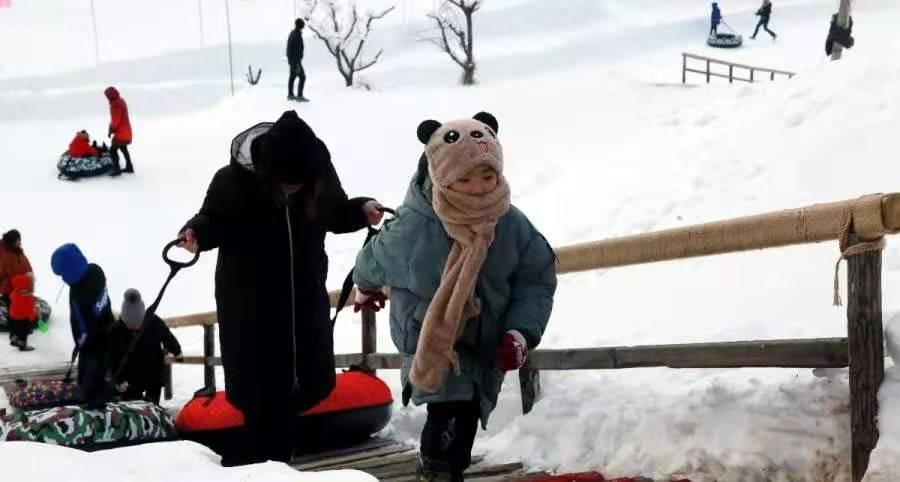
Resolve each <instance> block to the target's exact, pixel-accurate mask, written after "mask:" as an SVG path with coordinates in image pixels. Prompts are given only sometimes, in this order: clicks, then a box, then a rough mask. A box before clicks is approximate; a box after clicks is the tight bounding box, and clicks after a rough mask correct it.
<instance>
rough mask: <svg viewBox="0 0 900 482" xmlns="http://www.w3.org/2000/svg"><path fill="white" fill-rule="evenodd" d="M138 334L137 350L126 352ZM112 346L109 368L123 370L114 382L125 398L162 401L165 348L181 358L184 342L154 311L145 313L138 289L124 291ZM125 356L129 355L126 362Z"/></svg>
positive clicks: (111, 334) (112, 335) (113, 331)
mask: <svg viewBox="0 0 900 482" xmlns="http://www.w3.org/2000/svg"><path fill="white" fill-rule="evenodd" d="M145 325H146V326H145ZM142 327H143V330H142ZM139 335H140V338H138V341H137V343H136V344H135V345H134V349H133V350H132V352H131V353H130V354H127V350H128V347H129V346H131V344H132V342H133V340H134V338H135V337H136V336H139ZM109 345H110V365H109V366H110V369H111V370H112V371H113V373H115V372H116V371H117V370H118V369H119V367H120V366H121V373H119V376H118V377H117V379H116V380H114V382H115V383H116V386H117V387H118V388H119V392H120V393H121V394H122V399H124V400H146V401H148V402H153V403H155V404H159V399H160V393H161V389H162V386H163V384H164V383H165V380H164V377H163V373H164V371H163V370H164V368H165V358H164V357H165V352H164V351H163V349H164V348H165V351H166V352H169V353H171V354H173V355H175V357H176V358H180V357H181V356H182V355H181V345H180V344H179V343H178V340H177V339H176V338H175V335H173V334H172V332H171V331H170V330H169V327H168V326H166V324H165V322H163V320H162V319H161V318H160V317H158V316H156V314H154V313H150V314H147V313H146V308H145V307H144V301H143V300H142V299H141V294H140V293H139V292H138V290H136V289H133V288H132V289H129V290H127V291H125V299H124V300H123V301H122V312H121V313H120V315H119V322H118V323H116V324H115V327H114V328H113V330H112V333H110V339H109ZM126 354H127V355H126ZM125 356H127V357H128V358H127V359H125V360H124V365H123V364H122V362H123V359H124V357H125Z"/></svg>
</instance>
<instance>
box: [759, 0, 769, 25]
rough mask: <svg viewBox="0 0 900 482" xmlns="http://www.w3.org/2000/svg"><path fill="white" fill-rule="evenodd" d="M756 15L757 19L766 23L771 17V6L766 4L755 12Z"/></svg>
mask: <svg viewBox="0 0 900 482" xmlns="http://www.w3.org/2000/svg"><path fill="white" fill-rule="evenodd" d="M756 14H757V15H759V19H760V20H761V21H766V20H768V19H769V17H770V16H771V15H772V4H771V3H767V4H765V5H763V6H762V7H759V10H757V11H756Z"/></svg>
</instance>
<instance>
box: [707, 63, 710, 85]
mask: <svg viewBox="0 0 900 482" xmlns="http://www.w3.org/2000/svg"><path fill="white" fill-rule="evenodd" d="M709 73H710V67H709V59H707V60H706V83H707V84H708V83H709Z"/></svg>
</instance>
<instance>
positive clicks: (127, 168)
mask: <svg viewBox="0 0 900 482" xmlns="http://www.w3.org/2000/svg"><path fill="white" fill-rule="evenodd" d="M122 172H127V173H129V174H134V166H132V165H131V163H130V162H129V163H127V164H125V169H123V170H122Z"/></svg>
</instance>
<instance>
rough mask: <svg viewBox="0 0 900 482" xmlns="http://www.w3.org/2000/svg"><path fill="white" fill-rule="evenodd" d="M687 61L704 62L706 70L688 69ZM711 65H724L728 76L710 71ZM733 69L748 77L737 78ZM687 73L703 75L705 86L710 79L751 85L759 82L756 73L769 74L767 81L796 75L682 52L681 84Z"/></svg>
mask: <svg viewBox="0 0 900 482" xmlns="http://www.w3.org/2000/svg"><path fill="white" fill-rule="evenodd" d="M688 59H694V60H700V61H702V62H705V66H706V69H705V70H697V69H692V68H690V67H688ZM713 65H724V66H726V67H728V74H724V73H720V72H713V71H712V66H713ZM735 69H738V71H739V72H737V73H741V72H740V71H747V72H749V77H739V76H738V75H736V73H735ZM688 72H691V73H694V74H701V75H705V76H706V83H707V84H708V83H709V81H710V79H711V78H712V77H720V78H723V79H728V82H729V83H734V81H735V80H737V81H739V82H751V83H752V82H756V81H757V80H761V79H760V78H759V77H758V76H757V75H756V73H757V72H762V73H764V74H769V80H775V75H785V76H787V78H789V79H790V78H792V77H794V76H795V75H797V74H795V73H794V72H787V71H784V70H776V69H767V68H765V67H754V66H752V65H744V64H738V63H734V62H728V61H727V60H719V59H714V58H711V57H704V56H702V55H695V54H689V53H687V52H682V54H681V83H682V84H686V83H687V74H688Z"/></svg>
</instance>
